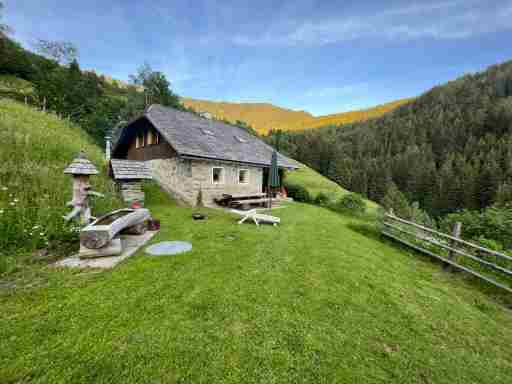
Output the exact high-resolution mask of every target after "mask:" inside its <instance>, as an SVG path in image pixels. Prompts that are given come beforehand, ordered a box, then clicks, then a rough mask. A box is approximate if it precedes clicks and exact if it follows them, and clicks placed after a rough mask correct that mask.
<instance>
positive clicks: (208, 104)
mask: <svg viewBox="0 0 512 384" xmlns="http://www.w3.org/2000/svg"><path fill="white" fill-rule="evenodd" d="M412 100H414V98H406V99H399V100H395V101H391V102H389V103H384V104H380V105H377V106H374V107H370V108H366V109H360V110H355V111H348V112H340V113H333V114H328V115H321V116H314V115H312V114H311V113H309V112H307V111H302V110H292V109H288V108H283V107H279V106H277V105H274V104H272V103H266V102H263V103H252V102H249V103H246V102H227V101H212V100H204V99H193V98H189V97H182V98H181V101H182V103H183V104H184V105H185V106H186V107H187V108H191V109H193V110H195V111H196V112H209V113H211V114H212V115H213V116H214V117H215V118H217V119H223V120H227V121H229V122H231V123H236V121H237V120H238V121H243V122H245V123H247V124H249V125H251V126H252V127H253V128H254V129H256V131H258V133H260V134H268V133H269V132H270V131H271V130H283V131H300V130H304V129H307V128H318V127H322V126H326V125H342V124H348V123H353V122H357V121H365V120H368V119H371V118H374V117H378V116H381V115H382V114H384V113H387V112H390V111H392V110H394V109H396V108H398V107H400V106H401V105H404V104H407V103H409V102H411V101H412Z"/></svg>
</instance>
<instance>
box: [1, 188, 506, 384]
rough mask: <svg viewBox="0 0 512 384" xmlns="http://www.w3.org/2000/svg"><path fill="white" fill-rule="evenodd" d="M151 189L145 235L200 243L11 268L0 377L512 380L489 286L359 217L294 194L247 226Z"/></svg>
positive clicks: (5, 288)
mask: <svg viewBox="0 0 512 384" xmlns="http://www.w3.org/2000/svg"><path fill="white" fill-rule="evenodd" d="M148 205H149V207H150V209H151V210H152V212H153V213H154V215H155V216H156V217H158V218H160V219H161V220H162V230H161V232H160V234H159V235H158V236H157V237H156V238H154V240H153V242H157V241H161V240H186V241H190V242H191V243H192V244H193V246H194V249H193V251H192V252H190V253H186V254H182V255H178V256H174V257H166V258H163V257H162V258H151V257H147V256H145V255H144V254H142V253H139V254H138V255H136V256H134V257H132V258H130V259H128V260H127V261H125V262H124V263H122V264H121V265H119V266H118V267H117V268H115V269H114V270H112V271H102V272H99V273H96V271H85V272H84V271H72V270H54V269H51V268H43V267H38V268H39V269H38V270H37V273H36V276H35V277H34V276H32V277H31V279H30V281H28V280H26V279H24V278H23V276H19V277H18V279H14V280H10V281H4V283H3V284H2V285H0V308H2V310H1V311H0V343H1V348H0V382H1V383H15V382H16V383H18V382H37V383H39V382H51V383H92V382H94V383H105V382H111V383H121V382H122V383H136V382H137V383H174V382H193V383H198V382H204V383H211V382H226V383H240V382H248V383H251V382H261V383H272V382H275V383H287V382H289V383H298V382H309V383H323V382H330V383H332V382H346V383H356V382H357V383H389V382H395V383H412V382H414V383H510V380H511V373H512V328H511V327H510V324H511V321H512V315H511V313H510V311H508V310H507V309H505V308H504V307H502V306H500V305H499V304H497V303H496V302H495V301H493V300H492V299H491V295H492V294H493V291H492V290H491V289H488V290H487V289H484V288H482V287H481V286H479V285H478V284H476V283H475V282H474V281H472V280H467V279H466V278H464V277H463V276H462V275H461V274H458V275H457V276H456V277H453V276H452V275H450V274H448V273H446V272H443V271H442V268H441V267H440V266H439V265H437V264H434V263H432V262H431V261H429V260H428V259H426V258H423V257H421V256H419V255H414V254H409V253H407V252H405V251H403V250H400V249H399V248H397V247H395V246H394V245H392V244H391V243H382V242H380V241H379V240H378V239H376V238H373V237H371V236H368V235H364V234H363V233H362V232H361V231H358V230H354V229H357V228H359V227H358V226H357V225H358V223H357V222H356V223H355V224H354V220H353V219H350V218H348V217H343V216H340V215H338V214H336V213H333V212H331V211H328V210H326V209H322V208H318V207H314V206H309V205H301V204H292V205H291V206H289V207H287V208H285V209H282V210H276V211H275V213H276V214H278V215H279V216H281V218H282V222H283V224H282V225H281V226H279V227H272V226H261V227H259V228H256V227H255V226H254V225H251V224H247V225H241V226H238V225H236V221H235V220H236V218H235V217H233V216H231V215H229V214H225V213H223V212H220V211H210V219H209V220H207V221H204V222H194V221H193V220H192V219H191V217H190V215H191V213H192V209H190V208H183V207H177V206H175V205H174V204H172V203H170V202H168V201H167V199H166V198H164V197H163V196H161V195H160V194H159V193H157V192H155V191H152V192H151V193H150V194H149V196H148ZM34 268H35V267H34Z"/></svg>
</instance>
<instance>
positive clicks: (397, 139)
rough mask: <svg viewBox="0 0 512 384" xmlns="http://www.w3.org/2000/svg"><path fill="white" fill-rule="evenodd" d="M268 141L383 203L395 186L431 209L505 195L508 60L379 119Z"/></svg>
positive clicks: (481, 204)
mask: <svg viewBox="0 0 512 384" xmlns="http://www.w3.org/2000/svg"><path fill="white" fill-rule="evenodd" d="M268 141H269V142H270V143H271V144H273V145H274V146H275V147H277V148H278V149H279V150H282V151H284V152H286V153H287V154H288V155H290V156H292V157H293V158H295V159H296V160H298V161H301V162H303V163H305V164H307V165H309V166H311V167H313V168H314V169H316V170H318V171H320V172H321V173H322V174H323V175H326V176H328V177H329V178H330V179H332V180H334V181H336V182H338V183H339V184H340V185H342V186H343V187H344V188H347V189H349V190H352V191H356V192H359V193H361V194H363V195H365V196H367V197H368V198H370V199H372V200H375V201H377V202H382V201H383V199H384V197H385V195H386V192H387V191H388V190H389V189H390V186H392V185H396V186H397V187H398V189H399V190H400V191H401V192H403V193H404V194H405V196H406V197H407V198H408V200H409V201H410V202H414V201H417V202H418V203H419V205H420V206H421V207H422V208H423V209H425V210H426V211H428V212H429V213H430V214H433V215H435V216H440V215H445V214H448V213H450V212H455V211H458V210H460V209H463V208H466V209H470V210H478V209H481V208H485V207H488V206H490V205H492V204H494V203H500V202H502V203H506V202H509V201H510V199H511V194H512V191H511V188H512V187H511V185H512V62H507V63H504V64H501V65H495V66H493V67H490V68H489V69H488V70H487V71H485V72H482V73H477V74H474V75H466V76H464V77H462V78H460V79H458V80H456V81H452V82H450V83H448V84H446V85H443V86H438V87H435V88H433V89H432V90H430V91H429V92H427V93H425V94H424V95H422V96H421V97H419V98H417V99H415V100H413V101H412V102H410V103H409V104H407V105H404V106H402V107H400V108H398V109H397V110H395V111H394V112H391V113H389V114H387V115H384V116H383V117H380V118H378V119H373V120H370V121H367V122H362V123H356V124H351V125H344V126H343V127H341V128H339V127H336V126H331V127H325V128H322V129H317V130H307V131H304V132H299V133H289V132H281V131H279V132H273V134H272V135H271V136H270V137H269V138H268Z"/></svg>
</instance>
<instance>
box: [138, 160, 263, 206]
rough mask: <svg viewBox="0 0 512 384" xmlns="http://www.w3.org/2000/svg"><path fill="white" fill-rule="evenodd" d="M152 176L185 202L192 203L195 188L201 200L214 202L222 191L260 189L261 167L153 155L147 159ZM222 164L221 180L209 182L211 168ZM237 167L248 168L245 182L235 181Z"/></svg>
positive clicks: (261, 183) (235, 191) (260, 190)
mask: <svg viewBox="0 0 512 384" xmlns="http://www.w3.org/2000/svg"><path fill="white" fill-rule="evenodd" d="M148 163H149V165H150V168H151V171H152V175H153V179H154V180H155V181H156V182H157V183H158V184H160V186H161V187H162V188H163V189H164V190H166V191H167V192H168V193H169V194H171V196H173V197H174V198H176V199H177V200H180V201H182V202H184V203H186V204H188V205H192V206H194V205H196V201H197V194H198V193H199V190H200V189H201V190H202V193H203V203H204V205H206V206H214V205H215V202H214V200H213V199H214V198H217V197H220V196H221V195H222V194H223V193H229V194H240V193H244V194H249V193H260V192H262V188H263V168H258V167H251V166H239V165H235V164H232V163H227V162H220V161H204V160H181V159H178V158H171V159H154V160H149V161H148ZM214 167H220V168H222V174H223V177H222V183H218V184H215V183H213V176H212V172H213V168H214ZM240 169H246V170H248V177H247V183H246V184H241V183H239V181H238V174H239V172H238V171H239V170H240Z"/></svg>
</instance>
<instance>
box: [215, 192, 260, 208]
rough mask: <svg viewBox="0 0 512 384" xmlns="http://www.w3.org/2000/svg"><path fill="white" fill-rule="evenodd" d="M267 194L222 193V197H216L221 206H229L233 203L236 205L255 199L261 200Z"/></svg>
mask: <svg viewBox="0 0 512 384" xmlns="http://www.w3.org/2000/svg"><path fill="white" fill-rule="evenodd" d="M265 196H266V193H251V194H238V195H230V194H227V193H224V194H222V196H221V197H219V198H216V199H214V200H215V202H216V203H217V204H219V205H221V206H224V207H229V206H231V204H232V203H235V205H240V204H238V203H241V202H244V203H246V202H247V201H254V200H261V199H263V197H265Z"/></svg>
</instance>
